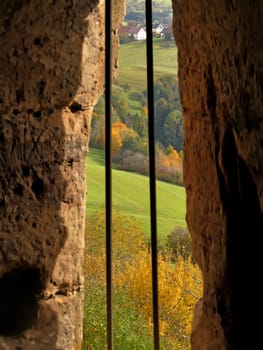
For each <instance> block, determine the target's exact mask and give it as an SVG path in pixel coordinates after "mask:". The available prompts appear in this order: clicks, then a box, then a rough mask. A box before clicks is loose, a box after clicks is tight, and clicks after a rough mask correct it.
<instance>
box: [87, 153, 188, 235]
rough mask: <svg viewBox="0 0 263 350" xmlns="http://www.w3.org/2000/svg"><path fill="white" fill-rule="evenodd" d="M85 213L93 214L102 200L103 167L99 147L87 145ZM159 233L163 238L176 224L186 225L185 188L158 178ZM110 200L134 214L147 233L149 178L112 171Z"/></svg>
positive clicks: (103, 188) (148, 222) (148, 231)
mask: <svg viewBox="0 0 263 350" xmlns="http://www.w3.org/2000/svg"><path fill="white" fill-rule="evenodd" d="M87 178H88V182H87V215H88V216H89V215H92V214H94V213H95V212H96V211H97V210H98V209H99V208H101V207H102V206H103V205H104V202H105V185H104V182H105V168H104V154H103V151H102V150H98V149H93V148H90V150H89V153H88V157H87ZM156 188H157V214H158V220H157V223H158V236H159V238H160V241H162V240H163V239H164V238H165V237H166V236H167V235H168V234H169V233H170V231H171V230H172V229H173V228H174V227H175V226H179V227H185V226H186V223H185V190H184V188H183V187H180V186H176V185H172V184H168V183H165V182H162V181H157V184H156ZM112 197H113V198H112V202H113V206H115V207H117V208H118V209H119V210H120V212H121V213H122V214H124V215H130V216H135V217H136V218H137V219H138V220H139V221H140V222H141V223H142V227H143V231H144V233H145V235H146V236H147V237H149V234H150V217H149V178H148V177H146V176H142V175H138V174H135V173H129V172H125V171H120V170H116V169H114V167H113V171H112Z"/></svg>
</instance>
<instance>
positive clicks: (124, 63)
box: [117, 39, 178, 91]
mask: <svg viewBox="0 0 263 350" xmlns="http://www.w3.org/2000/svg"><path fill="white" fill-rule="evenodd" d="M161 40H162V39H161ZM153 59H154V62H153V63H154V75H155V77H159V76H161V75H165V74H170V75H177V70H178V64H177V47H176V46H175V44H173V43H171V47H170V48H161V47H160V39H155V40H154V42H153ZM117 79H118V81H119V82H120V83H122V84H123V83H127V84H129V85H130V87H131V88H132V89H134V90H139V91H142V90H145V89H146V44H145V42H132V43H128V44H122V45H121V46H120V52H119V68H118V74H117Z"/></svg>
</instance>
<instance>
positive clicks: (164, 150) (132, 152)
mask: <svg viewBox="0 0 263 350" xmlns="http://www.w3.org/2000/svg"><path fill="white" fill-rule="evenodd" d="M127 96H128V97H127ZM154 96H155V102H154V105H155V119H154V122H155V136H156V163H157V169H156V170H157V178H158V179H160V180H164V181H168V182H171V183H176V184H182V160H183V118H182V113H181V103H180V97H179V91H178V81H177V78H176V77H174V76H171V75H164V76H161V77H160V78H158V79H156V80H155V83H154ZM132 100H133V101H136V103H139V105H140V111H138V110H132V109H131V107H130V101H132ZM104 105H105V104H104V97H103V96H102V97H101V98H100V100H99V102H98V104H97V105H96V107H95V109H94V112H93V118H92V128H91V139H90V144H91V146H93V147H96V148H103V147H104V145H105V112H104ZM112 118H113V123H112V152H113V161H114V162H115V163H116V164H118V167H119V169H122V170H128V171H134V172H138V173H141V174H144V175H147V174H148V141H147V137H148V108H147V91H134V90H131V89H130V87H129V85H128V84H123V85H119V84H117V85H115V86H114V88H113V95H112Z"/></svg>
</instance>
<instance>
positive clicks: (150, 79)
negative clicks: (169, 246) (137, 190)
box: [145, 0, 160, 350]
mask: <svg viewBox="0 0 263 350" xmlns="http://www.w3.org/2000/svg"><path fill="white" fill-rule="evenodd" d="M145 10H146V33H147V39H146V54H147V94H148V141H149V171H150V174H149V180H150V215H151V252H152V300H153V332H154V349H155V350H159V349H160V335H159V301H158V250H157V214H156V165H155V127H154V119H155V118H154V69H153V35H152V1H151V0H145Z"/></svg>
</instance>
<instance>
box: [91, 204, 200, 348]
mask: <svg viewBox="0 0 263 350" xmlns="http://www.w3.org/2000/svg"><path fill="white" fill-rule="evenodd" d="M112 241H113V244H112V246H113V288H114V290H119V291H121V292H123V293H125V295H127V296H128V298H129V300H130V301H131V303H132V304H135V305H136V308H137V310H138V313H139V315H140V317H141V318H143V319H144V323H145V327H147V328H148V334H149V335H151V334H152V329H153V325H152V282H151V281H152V276H151V253H150V249H149V247H148V246H147V244H146V243H145V239H144V236H143V233H142V230H141V227H140V225H139V224H138V222H137V221H136V220H135V218H131V217H125V216H123V215H121V214H120V213H119V211H117V210H114V212H113V237H112ZM104 242H105V212H104V210H103V209H102V210H101V211H99V212H98V213H97V214H95V216H93V217H92V218H91V219H89V221H88V223H87V228H86V258H85V274H86V280H88V281H89V284H92V283H97V282H99V283H100V284H101V285H102V286H104V287H105V243H104ZM87 288H88V287H87ZM158 293H159V325H160V336H161V344H162V349H167V350H170V349H171V350H188V349H190V334H191V324H192V318H193V309H194V305H195V303H196V302H197V300H198V299H199V298H200V296H201V294H202V279H201V273H200V270H199V268H198V267H197V266H196V264H194V263H193V261H192V258H191V256H189V257H188V258H185V257H182V256H178V257H177V259H176V261H175V262H174V261H173V263H172V262H171V260H170V257H169V254H167V255H166V256H163V255H162V256H161V255H159V256H158ZM145 348H146V347H145ZM134 349H136V347H134ZM147 349H148V348H147Z"/></svg>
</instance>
